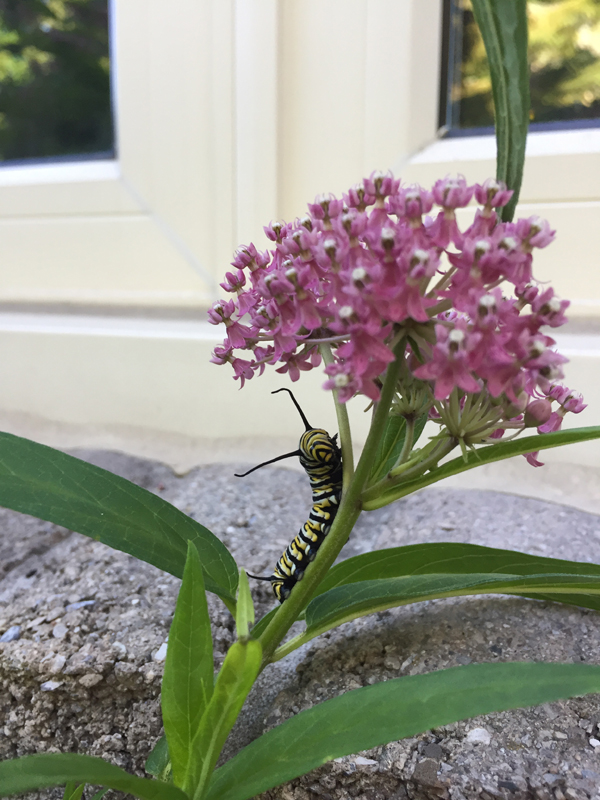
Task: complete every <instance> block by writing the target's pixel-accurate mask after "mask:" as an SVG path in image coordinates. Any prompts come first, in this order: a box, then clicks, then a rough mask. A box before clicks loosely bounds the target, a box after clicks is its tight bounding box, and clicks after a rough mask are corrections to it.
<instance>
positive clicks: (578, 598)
mask: <svg viewBox="0 0 600 800" xmlns="http://www.w3.org/2000/svg"><path fill="white" fill-rule="evenodd" d="M474 572H478V573H504V574H513V575H523V576H525V575H539V574H543V573H545V574H551V573H556V574H558V575H561V574H562V575H568V574H571V575H595V576H600V565H598V564H590V563H588V562H581V561H564V560H562V559H558V558H544V557H542V556H532V555H528V554H527V553H519V552H517V551H514V550H498V549H496V548H493V547H482V546H481V545H477V544H463V543H461V542H429V543H426V544H410V545H407V546H405V547H391V548H389V549H386V550H376V551H374V552H372V553H363V554H361V555H359V556H354V557H353V558H348V559H346V561H342V562H340V563H339V564H336V565H335V566H334V567H333V568H332V569H331V570H330V571H329V572H328V573H327V575H326V576H325V579H324V580H323V582H322V583H321V584H320V586H319V590H318V594H324V593H325V592H328V591H329V590H330V589H334V588H335V587H336V586H345V585H346V584H349V583H357V582H358V581H369V580H377V579H380V578H397V577H400V576H402V575H428V574H431V573H446V574H452V575H469V574H471V573H474ZM511 594H512V592H511ZM519 594H521V592H519ZM525 596H527V595H525ZM534 596H535V597H536V598H537V599H539V600H552V601H555V602H558V603H569V604H571V605H579V606H585V607H586V608H594V609H596V610H599V611H600V596H598V595H595V594H594V595H584V594H573V595H569V594H562V593H560V594H544V595H541V594H536V595H534Z"/></svg>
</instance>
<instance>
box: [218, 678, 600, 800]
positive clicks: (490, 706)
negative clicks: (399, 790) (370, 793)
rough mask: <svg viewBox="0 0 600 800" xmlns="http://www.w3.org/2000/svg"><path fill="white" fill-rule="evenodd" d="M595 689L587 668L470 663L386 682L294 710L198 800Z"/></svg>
mask: <svg viewBox="0 0 600 800" xmlns="http://www.w3.org/2000/svg"><path fill="white" fill-rule="evenodd" d="M588 692H600V667H593V666H589V665H587V664H518V663H517V664H511V663H508V664H472V665H469V666H467V667H453V668H452V669H446V670H441V671H440V672H432V673H429V674H428V675H414V676H411V677H406V678H394V679H392V680H389V681H386V682H385V683H377V684H375V685H373V686H365V687H364V688H362V689H355V690H353V691H350V692H346V694H343V695H341V697H335V698H334V699H333V700H327V701H326V702H324V703H321V704H320V705H317V706H315V707H313V708H311V709H309V710H308V711H301V712H300V713H299V714H296V716H294V717H292V718H291V719H288V720H287V721H286V722H284V723H283V724H282V725H279V726H278V727H277V728H274V729H273V730H270V731H268V733H266V734H264V736H261V737H260V738H259V739H256V740H255V741H254V742H252V743H251V744H249V745H248V746H247V747H245V748H244V749H243V750H241V751H240V752H239V753H238V754H237V755H236V756H234V757H233V758H232V759H231V760H230V761H228V762H227V763H226V764H225V765H224V766H222V767H220V769H218V770H217V771H216V773H215V776H214V778H213V781H212V783H211V785H210V789H209V792H208V795H207V798H206V800H248V798H251V797H254V796H255V795H258V794H260V793H261V792H264V791H266V790H267V789H271V788H272V787H274V786H279V785H280V784H282V783H285V782H286V781H289V780H292V779H293V778H296V777H298V776H299V775H304V774H305V773H307V772H309V771H310V770H312V769H315V768H316V767H319V766H321V764H324V763H325V762H327V761H331V760H332V759H334V758H339V757H340V756H345V755H351V754H352V753H358V752H360V751H361V750H367V749H369V748H371V747H376V746H378V745H382V744H387V743H388V742H393V741H396V740H397V739H403V738H405V737H407V736H415V735H416V734H418V733H422V732H424V731H427V730H429V729H430V728H437V727H439V726H440V725H448V724H450V723H451V722H456V721H457V720H460V719H467V718H469V717H474V716H477V715H479V714H489V713H490V712H492V711H504V710H506V709H509V708H518V707H520V706H531V705H536V704H538V703H548V702H552V701H553V700H558V699H560V698H563V697H573V696H579V695H583V694H586V693H588Z"/></svg>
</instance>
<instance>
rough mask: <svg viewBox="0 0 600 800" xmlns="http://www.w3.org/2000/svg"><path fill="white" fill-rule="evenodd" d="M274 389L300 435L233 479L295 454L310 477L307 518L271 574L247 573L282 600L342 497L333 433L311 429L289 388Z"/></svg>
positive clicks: (299, 575) (320, 539)
mask: <svg viewBox="0 0 600 800" xmlns="http://www.w3.org/2000/svg"><path fill="white" fill-rule="evenodd" d="M277 392H289V395H290V397H291V398H292V401H293V403H294V405H295V406H296V408H297V409H298V411H299V413H300V416H301V417H302V421H303V422H304V426H305V428H306V430H305V432H304V433H303V434H302V436H301V437H300V443H299V445H298V449H297V450H294V452H293V453H286V454H285V455H282V456H277V457H276V458H272V459H271V460H270V461H264V462H263V463H262V464H258V466H256V467H253V468H252V469H250V470H248V472H244V473H243V474H242V475H236V478H244V477H245V476H246V475H249V474H250V473H251V472H254V471H255V470H257V469H260V468H261V467H264V466H266V465H267V464H272V463H273V462H275V461H281V460H282V459H283V458H291V457H292V456H298V457H299V458H300V463H301V464H302V466H303V467H304V470H305V472H306V474H307V475H308V479H309V480H310V486H311V489H312V501H313V504H312V508H311V510H310V514H309V515H308V519H307V520H306V522H305V523H304V525H303V526H302V527H301V528H300V530H299V532H298V534H297V535H296V536H295V537H294V539H292V541H291V542H290V544H289V545H288V547H287V548H286V550H285V552H284V553H283V554H282V556H281V558H280V559H279V561H278V562H277V564H276V565H275V569H274V570H273V574H272V575H269V576H267V577H262V576H258V575H250V577H251V578H256V579H257V580H259V581H270V582H271V587H272V589H273V592H274V593H275V597H277V599H278V600H279V602H280V603H283V601H284V600H286V599H287V598H288V597H289V595H290V592H291V591H292V589H293V588H294V586H295V585H296V583H297V582H298V581H300V580H302V578H303V577H304V570H305V569H306V567H307V566H308V564H309V563H310V562H311V561H312V560H313V559H314V557H315V555H316V554H317V550H318V549H319V547H320V546H321V543H322V542H323V540H324V539H325V537H326V536H327V534H328V533H329V531H330V529H331V525H332V523H333V520H334V519H335V515H336V514H337V510H338V507H339V503H340V498H341V496H342V453H341V450H340V448H339V447H338V444H337V434H336V435H335V436H333V437H331V436H330V435H329V434H328V433H327V431H325V430H323V428H312V427H311V426H310V425H309V424H308V420H307V419H306V417H305V416H304V412H303V411H302V409H301V408H300V406H299V405H298V402H297V401H296V398H295V397H294V395H293V394H292V392H291V391H290V390H289V389H277V390H276V391H275V392H272V394H277Z"/></svg>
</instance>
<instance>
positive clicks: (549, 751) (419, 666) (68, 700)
mask: <svg viewBox="0 0 600 800" xmlns="http://www.w3.org/2000/svg"><path fill="white" fill-rule="evenodd" d="M86 456H87V457H88V458H89V459H90V460H92V461H93V462H94V463H98V464H99V465H100V466H109V467H111V468H112V469H114V470H115V471H117V472H119V473H120V474H125V475H126V476H128V477H134V478H135V479H136V480H138V481H139V482H140V484H141V485H144V486H146V487H150V488H151V489H153V490H156V489H157V487H158V486H159V485H161V486H162V489H161V496H163V497H165V498H166V499H167V500H169V501H171V502H173V503H174V504H175V505H177V506H179V507H181V508H187V509H189V510H190V512H191V513H193V515H194V517H195V518H196V519H198V520H199V521H200V522H202V523H204V524H206V525H207V527H209V528H210V529H211V530H213V531H214V532H215V533H216V534H217V535H219V536H220V537H221V538H223V540H224V541H225V544H226V545H227V546H228V547H229V549H230V550H231V552H232V553H233V554H234V556H236V558H237V559H238V561H239V562H240V563H241V564H243V566H244V567H246V568H247V569H248V570H249V571H250V572H252V573H254V574H259V575H260V574H265V573H264V570H265V569H266V570H269V569H270V568H272V566H273V565H274V564H275V562H276V561H277V559H278V558H279V556H280V554H281V550H282V548H283V546H284V544H285V543H287V542H288V541H289V539H291V536H292V535H293V533H295V531H297V529H298V525H299V523H300V522H301V521H302V520H303V519H305V517H306V509H307V508H308V506H309V504H310V492H309V490H308V486H307V483H306V478H305V476H304V475H303V474H301V473H296V472H291V471H287V470H283V469H271V470H269V471H268V474H267V473H266V472H261V473H257V474H253V475H250V476H248V478H247V479H244V481H239V480H236V479H234V478H233V477H232V475H233V472H236V471H238V472H239V471H241V470H240V469H238V468H237V467H236V466H230V465H224V466H213V467H204V468H201V469H196V470H192V471H191V472H190V473H188V474H187V475H186V476H184V477H183V478H177V477H175V476H174V475H173V474H172V473H171V472H170V471H169V470H168V469H167V468H166V467H164V466H163V465H160V464H153V463H151V462H147V461H144V460H142V459H133V458H129V457H126V456H119V455H117V454H107V453H95V454H94V453H88V454H86ZM250 466H251V465H250ZM242 469H243V467H242ZM240 520H248V526H247V527H246V526H239V525H237V524H236V523H237V522H238V521H240ZM447 522H450V523H451V524H448V525H446V524H445V523H447ZM442 524H445V528H446V529H445V530H444V529H443V528H442ZM597 531H598V520H597V517H595V516H594V515H592V514H586V513H583V512H580V511H576V510H574V509H570V508H561V507H560V506H556V505H553V504H551V503H544V502H540V501H535V500H527V499H524V498H514V497H508V496H506V495H502V494H495V493H493V492H481V491H458V490H457V491H451V490H443V489H429V490H426V491H424V492H421V493H419V494H418V495H415V496H411V497H407V498H405V499H404V500H402V501H400V502H399V503H397V504H395V505H393V506H390V507H388V508H386V509H383V510H382V512H372V513H370V514H368V515H364V517H363V518H362V519H361V520H360V521H359V524H358V526H357V529H356V531H355V533H354V535H353V536H352V537H351V539H350V541H349V543H348V545H347V546H346V548H345V552H344V557H349V556H352V555H356V554H358V553H361V552H365V551H368V550H369V549H377V548H383V547H397V546H401V545H404V544H412V543H418V542H423V541H436V542H440V541H455V542H456V541H464V542H473V543H479V544H485V545H488V546H497V547H503V548H513V549H520V550H526V551H529V552H532V553H543V554H544V555H547V556H553V557H557V558H581V555H580V554H582V553H583V554H585V558H588V559H590V560H592V561H594V562H596V563H600V537H598V536H597V535H596V534H597ZM4 534H5V536H6V540H4V539H3V535H4ZM13 543H17V544H16V545H14V544H13ZM13 547H14V548H15V550H14V553H13V549H12V548H13ZM17 551H18V552H17ZM0 554H8V560H5V559H4V558H3V557H2V556H0V564H1V566H0V630H1V631H5V632H8V631H9V630H10V629H11V627H13V626H16V627H19V628H20V638H18V639H13V640H11V641H8V642H4V643H3V644H1V645H0V697H1V698H2V703H3V705H2V715H3V719H2V722H3V726H4V735H0V759H3V758H12V757H14V756H16V755H23V754H26V753H32V752H40V751H47V750H48V749H50V748H52V749H53V750H63V751H77V750H78V751H79V752H88V753H91V754H94V755H99V756H100V757H103V758H106V759H108V760H109V761H111V762H113V763H115V764H118V765H119V766H121V767H123V768H124V769H128V770H130V771H133V772H135V773H137V774H139V775H143V774H144V770H143V767H144V762H145V759H146V757H147V755H148V752H149V750H150V749H151V747H152V746H153V744H154V742H155V741H156V740H157V739H158V737H159V736H160V735H161V732H162V731H161V717H160V703H159V696H160V679H161V675H162V670H163V663H164V660H156V656H157V655H158V654H159V653H161V650H162V653H164V652H165V651H166V647H165V639H166V637H167V634H168V630H169V625H170V621H171V618H172V614H173V609H174V605H175V600H176V596H177V591H178V587H179V581H178V580H177V579H176V578H174V577H172V576H170V575H167V574H165V573H162V572H161V571H160V570H158V569H156V568H155V567H152V566H150V565H148V564H145V563H142V562H138V561H136V560H135V559H133V558H131V557H129V556H127V555H126V554H124V553H121V552H117V551H113V550H111V549H110V548H107V547H105V546H103V545H101V544H100V543H98V542H94V541H92V540H90V539H87V538H85V537H81V536H78V535H75V534H69V533H68V532H67V531H64V530H63V529H59V528H57V527H56V526H52V525H50V524H49V523H41V522H39V521H37V520H31V519H30V518H27V517H23V516H21V515H17V514H12V513H11V512H6V511H3V510H2V509H0ZM13 556H14V557H13ZM7 564H8V566H6V565H7ZM252 591H253V596H254V599H255V602H256V606H257V614H258V616H261V615H262V614H264V613H265V612H266V611H268V610H269V609H271V608H273V607H274V606H275V601H274V599H273V596H272V593H271V591H270V587H269V586H268V585H266V586H265V585H263V584H262V583H258V582H256V583H254V582H253V585H252ZM91 598H93V600H92V599H91ZM133 600H138V601H139V602H137V603H135V604H134V603H133ZM208 602H209V610H210V614H211V621H212V632H213V638H214V656H215V668H218V667H219V665H220V664H221V663H222V660H223V657H224V654H225V652H226V650H227V647H228V646H229V644H230V642H231V641H232V638H233V636H234V624H233V621H232V619H231V617H230V615H229V613H228V612H227V611H226V610H225V609H224V607H223V604H222V603H221V602H220V601H219V600H217V599H216V598H215V597H214V596H213V595H210V594H209V595H208ZM55 608H61V609H64V612H65V613H64V616H63V617H61V618H60V621H59V622H56V624H55V620H58V617H56V618H55V619H54V620H51V621H50V622H48V614H49V613H50V612H52V611H53V609H55ZM28 620H32V621H33V622H34V623H35V625H32V626H31V627H29V625H30V623H28V622H27V621H28ZM58 625H62V626H64V628H65V634H64V636H63V637H62V638H56V637H55V636H54V635H53V631H54V630H55V629H56V628H57V627H58ZM59 630H60V629H59ZM599 653H600V620H599V616H598V615H596V614H595V613H594V612H591V611H588V610H585V609H581V608H576V607H570V606H566V605H559V604H552V603H547V602H542V601H533V600H527V599H523V598H518V597H499V596H491V597H490V596H483V597H471V598H455V599H447V600H440V601H432V602H429V603H420V604H417V605H413V606H407V607H403V608H399V609H393V610H391V611H389V612H383V613H381V614H376V615H373V616H371V617H367V618H364V619H358V620H355V621H354V622H350V623H347V624H346V625H344V626H343V627H342V628H340V629H337V630H335V631H333V632H331V634H327V635H326V636H323V637H320V638H318V639H316V640H314V641H313V642H311V643H310V644H309V645H307V646H305V647H304V648H302V649H301V650H300V651H298V652H296V653H294V654H292V656H291V657H290V658H289V659H284V660H282V661H280V662H278V663H277V664H275V665H272V666H270V667H269V668H268V669H266V670H265V671H264V672H263V673H262V674H261V676H260V678H259V681H258V684H257V686H256V687H255V689H254V690H253V691H252V692H251V694H250V696H249V698H248V701H247V704H246V706H245V707H244V709H243V711H242V715H241V717H240V720H239V722H238V724H237V725H236V727H235V729H234V731H233V735H232V738H231V740H230V741H229V743H228V744H227V748H226V752H225V754H224V757H225V758H227V757H230V756H231V755H233V754H234V753H235V752H236V751H237V750H239V749H240V748H241V747H243V746H244V745H245V744H247V743H248V742H249V741H251V740H252V739H253V738H255V737H256V736H259V735H260V734H261V733H262V732H263V731H264V730H266V729H267V728H268V727H270V726H273V725H275V724H280V723H281V722H283V721H284V720H285V719H287V718H289V717H291V716H293V715H294V714H296V713H298V712H299V711H301V710H303V709H305V708H310V707H311V706H312V705H314V704H315V703H318V702H322V701H324V700H326V699H328V698H329V697H334V696H336V695H338V694H340V693H342V692H344V691H348V690H351V689H353V688H359V687H361V686H367V685H371V684H373V683H376V682H378V681H381V680H389V679H390V678H396V677H399V676H402V675H408V674H414V675H417V674H422V673H424V672H429V671H432V670H437V669H444V668H447V667H450V666H456V665H457V664H461V663H463V664H464V663H469V662H473V663H482V662H489V661H519V660H521V661H524V660H528V661H570V662H573V661H578V662H586V663H598V661H599V655H598V654H599ZM153 655H154V657H153ZM163 658H164V657H163ZM60 665H62V666H60ZM59 666H60V669H58V667H59ZM55 668H56V669H57V672H53V670H54V669H55ZM55 676H60V679H59V678H58V677H55ZM49 678H50V680H49ZM88 683H89V684H90V685H86V684H88ZM265 720H266V722H265ZM599 723H600V714H599V712H598V703H597V699H596V698H595V697H583V698H575V699H573V700H570V701H565V702H560V703H552V704H546V705H544V706H542V707H539V708H530V709H521V710H515V711H507V712H502V713H499V714H492V715H489V716H485V717H480V718H477V719H474V720H469V721H466V722H458V723H455V724H453V725H447V726H442V727H440V728H438V729H435V730H434V731H426V732H424V733H422V734H419V735H417V736H414V737H411V738H410V739H405V740H402V741H399V742H391V743H389V744H387V745H384V746H381V747H376V748H373V749H372V750H369V751H364V752H362V753H357V754H354V755H349V756H346V757H343V758H341V759H337V760H336V763H329V764H325V765H324V766H322V767H321V768H319V769H318V770H315V771H313V772H312V773H310V774H309V775H307V776H304V777H302V778H299V779H297V780H296V781H292V782H290V783H289V784H288V785H286V786H285V787H281V788H278V789H273V790H271V791H269V792H267V793H266V794H265V795H264V800H267V798H269V799H270V800H283V799H284V798H290V799H293V800H296V798H298V800H305V798H309V797H322V798H324V799H325V798H329V800H342V798H346V797H357V798H363V797H364V798H373V799H375V798H385V800H392V799H393V800H409V798H410V800H439V799H440V798H441V800H447V798H452V800H487V799H488V798H493V800H500V799H501V800H508V798H510V800H540V798H545V797H548V798H549V800H563V798H568V800H583V798H590V799H591V798H594V800H599V799H598V797H597V793H598V786H599V785H600V776H599V774H598V749H597V746H596V747H594V745H593V743H592V742H591V741H590V740H594V741H597V742H600V729H599V728H598V725H599ZM476 728H480V729H483V730H485V731H486V732H487V734H488V736H489V740H488V742H487V745H488V746H486V745H485V744H484V743H483V742H481V741H479V742H477V741H472V740H469V734H472V733H473V731H474V729H476ZM558 728H560V730H556V729H558ZM558 734H562V736H566V738H562V736H561V735H558ZM492 739H493V746H489V745H491V743H492ZM548 775H551V776H554V775H559V776H560V780H555V781H553V782H552V783H551V784H548V783H547V782H546V780H545V777H546V776H548ZM561 795H562V797H561ZM40 797H41V798H43V800H48V798H50V797H52V798H54V797H58V798H60V797H62V793H60V792H59V793H54V794H52V792H43V793H40Z"/></svg>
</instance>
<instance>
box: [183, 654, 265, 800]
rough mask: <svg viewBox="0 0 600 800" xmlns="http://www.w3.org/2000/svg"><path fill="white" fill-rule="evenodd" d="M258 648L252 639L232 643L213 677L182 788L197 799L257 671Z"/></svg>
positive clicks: (259, 661)
mask: <svg viewBox="0 0 600 800" xmlns="http://www.w3.org/2000/svg"><path fill="white" fill-rule="evenodd" d="M261 660H262V647H261V646H260V643H259V642H258V641H256V640H255V639H246V640H245V641H238V642H234V644H233V645H232V646H231V647H230V648H229V650H228V651H227V655H226V656H225V661H224V662H223V666H222V667H221V670H220V672H219V675H218V676H217V681H216V683H215V690H214V692H213V696H212V698H211V701H210V703H209V705H208V708H207V709H206V711H205V713H204V716H203V717H202V720H201V722H200V728H199V730H198V733H197V734H196V737H195V739H194V741H193V742H192V751H193V752H192V758H191V759H190V768H189V771H188V774H187V776H186V779H185V784H184V789H185V790H186V792H187V793H188V794H189V795H190V796H191V797H201V796H202V792H203V790H204V788H205V787H206V786H207V784H208V781H209V780H210V777H211V775H212V772H213V770H214V768H215V764H216V763H217V759H218V758H219V755H220V753H221V750H222V749H223V745H224V744H225V740H226V739H227V736H228V735H229V732H230V731H231V729H232V728H233V725H234V723H235V721H236V719H237V718H238V715H239V713H240V711H241V709H242V706H243V705H244V701H245V699H246V697H247V695H248V692H249V691H250V689H251V688H252V686H253V684H254V681H255V680H256V677H257V675H258V672H259V670H260V665H261Z"/></svg>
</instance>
